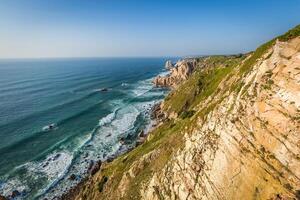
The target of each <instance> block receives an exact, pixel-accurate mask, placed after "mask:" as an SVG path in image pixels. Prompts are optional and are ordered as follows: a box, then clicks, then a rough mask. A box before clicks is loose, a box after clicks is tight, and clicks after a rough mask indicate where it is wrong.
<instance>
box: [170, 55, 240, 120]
mask: <svg viewBox="0 0 300 200" xmlns="http://www.w3.org/2000/svg"><path fill="white" fill-rule="evenodd" d="M244 58H245V56H240V55H239V56H211V57H208V58H201V59H200V60H199V62H201V63H204V64H205V65H206V66H207V67H206V68H205V69H198V70H197V71H196V72H195V73H194V74H193V75H192V76H191V77H190V78H189V79H188V80H187V81H185V82H184V83H183V84H182V85H180V86H179V88H177V89H176V91H175V92H172V93H171V94H170V95H169V96H168V97H167V98H166V100H165V105H166V108H168V112H176V113H178V114H179V115H181V116H182V115H183V116H186V112H189V110H193V108H194V107H195V106H196V105H197V104H198V103H199V102H201V101H202V100H204V99H206V98H207V97H209V96H210V95H212V94H213V93H214V92H216V90H217V88H218V86H219V84H220V82H221V81H222V80H224V78H225V77H227V75H228V74H229V73H231V72H232V70H233V69H234V68H235V67H236V66H237V65H238V64H239V63H240V62H241V61H242V60H243V59H244Z"/></svg>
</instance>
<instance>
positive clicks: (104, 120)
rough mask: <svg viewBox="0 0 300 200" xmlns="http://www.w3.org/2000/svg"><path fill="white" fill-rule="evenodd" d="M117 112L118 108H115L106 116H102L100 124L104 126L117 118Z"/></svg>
mask: <svg viewBox="0 0 300 200" xmlns="http://www.w3.org/2000/svg"><path fill="white" fill-rule="evenodd" d="M116 112H117V110H115V111H114V112H112V113H110V114H108V115H106V116H105V117H103V118H101V119H100V120H99V123H98V125H99V126H104V125H106V124H109V123H111V122H112V121H113V120H114V119H115V116H116Z"/></svg>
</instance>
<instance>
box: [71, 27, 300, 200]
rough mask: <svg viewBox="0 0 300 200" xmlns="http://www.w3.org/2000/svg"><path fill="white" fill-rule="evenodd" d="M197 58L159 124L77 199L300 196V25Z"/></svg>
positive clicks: (106, 167)
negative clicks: (247, 46)
mask: <svg viewBox="0 0 300 200" xmlns="http://www.w3.org/2000/svg"><path fill="white" fill-rule="evenodd" d="M194 62H195V68H194V69H193V73H192V74H190V75H189V76H188V77H187V78H186V79H181V80H180V81H179V79H178V82H176V84H177V86H176V89H174V90H173V91H172V92H171V93H170V94H169V95H168V96H167V97H166V99H165V101H164V102H163V104H162V105H160V108H161V112H163V113H164V115H165V116H166V119H164V121H163V122H162V123H161V124H160V125H159V126H158V127H157V128H156V129H154V130H153V131H152V132H151V133H150V135H149V136H148V138H147V141H146V142H145V143H143V144H142V145H140V146H138V147H137V148H135V149H134V150H132V151H131V152H128V153H127V154H125V155H122V156H120V157H118V158H117V159H115V160H113V161H112V162H106V163H104V164H103V165H102V167H101V169H100V171H98V172H97V173H96V174H95V175H93V176H91V177H90V179H89V180H88V181H87V182H86V183H85V184H84V186H83V187H81V189H80V190H79V191H78V192H79V194H78V195H77V196H76V199H149V200H155V199H157V200H159V199H299V198H300V26H297V27H296V28H294V29H292V30H290V31H289V32H287V33H286V34H284V35H282V36H280V37H278V38H275V39H274V40H272V41H270V42H268V43H266V44H264V45H262V46H260V47H259V48H258V49H257V50H256V51H254V52H252V53H250V54H247V55H239V56H210V57H204V58H197V59H195V61H194ZM171 76H172V75H171ZM169 78H170V77H169ZM179 83H180V84H179ZM170 85H171V86H173V84H170Z"/></svg>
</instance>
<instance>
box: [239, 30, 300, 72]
mask: <svg viewBox="0 0 300 200" xmlns="http://www.w3.org/2000/svg"><path fill="white" fill-rule="evenodd" d="M298 36H300V25H298V26H296V27H295V28H293V29H291V30H289V31H288V32H287V33H285V34H284V35H281V36H279V37H276V38H274V39H273V40H271V41H269V42H267V43H265V44H263V45H261V46H260V47H258V48H257V49H256V51H254V52H253V54H252V55H251V56H250V58H249V59H247V60H245V62H244V64H243V65H242V66H241V69H240V74H241V75H243V74H246V73H247V72H249V71H250V70H251V69H252V67H253V66H254V64H255V63H256V61H257V60H258V59H259V58H261V57H262V56H263V55H264V54H265V53H266V52H267V50H268V49H269V48H270V47H272V46H273V45H274V43H275V41H276V40H277V39H278V40H279V41H282V42H284V41H288V40H290V39H293V38H295V37H298ZM269 56H271V55H269Z"/></svg>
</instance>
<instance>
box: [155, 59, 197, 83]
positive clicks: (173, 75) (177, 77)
mask: <svg viewBox="0 0 300 200" xmlns="http://www.w3.org/2000/svg"><path fill="white" fill-rule="evenodd" d="M165 67H166V69H168V70H170V74H169V75H167V76H163V77H162V76H158V77H156V78H155V79H154V80H153V83H154V84H155V85H156V86H161V87H176V86H177V85H178V84H179V83H181V82H182V81H184V80H186V79H187V78H188V77H189V76H190V75H191V74H192V73H193V71H194V70H195V67H196V61H195V59H183V60H180V61H178V62H177V63H176V64H175V65H174V66H173V64H172V62H171V61H167V62H166V66H165Z"/></svg>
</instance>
